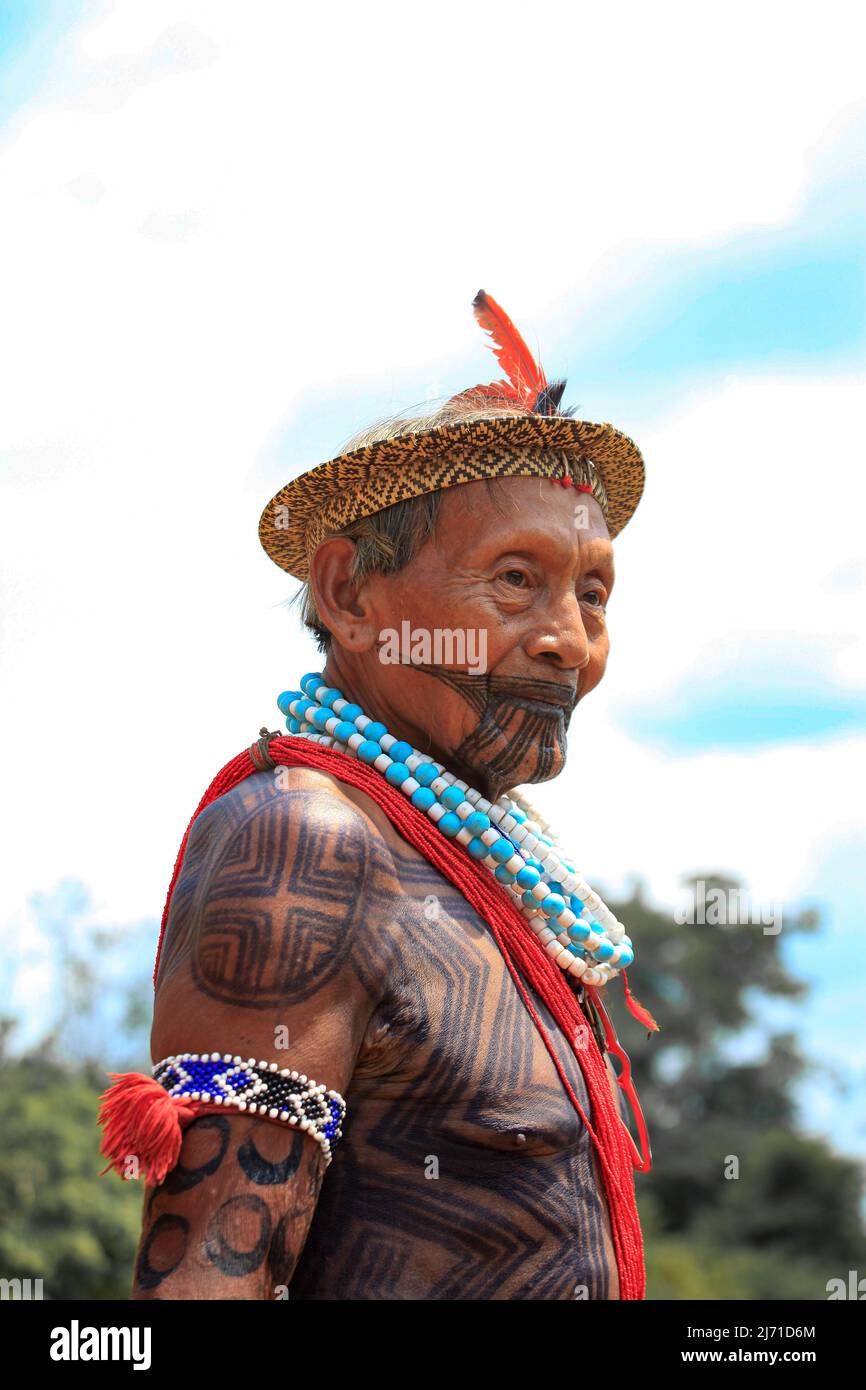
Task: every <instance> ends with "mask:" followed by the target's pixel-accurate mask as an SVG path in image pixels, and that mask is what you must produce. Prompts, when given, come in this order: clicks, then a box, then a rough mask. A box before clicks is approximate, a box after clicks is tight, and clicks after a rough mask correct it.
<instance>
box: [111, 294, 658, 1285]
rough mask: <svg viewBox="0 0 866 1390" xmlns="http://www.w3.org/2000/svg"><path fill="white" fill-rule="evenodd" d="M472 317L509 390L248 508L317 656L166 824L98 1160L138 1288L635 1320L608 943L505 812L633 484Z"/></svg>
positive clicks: (517, 801)
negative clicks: (135, 1070) (605, 991)
mask: <svg viewBox="0 0 866 1390" xmlns="http://www.w3.org/2000/svg"><path fill="white" fill-rule="evenodd" d="M474 308H475V312H476V316H477V317H478V319H479V321H480V322H481V323H482V326H484V327H485V328H486V329H488V331H490V332H491V334H492V335H493V339H494V344H495V347H496V351H497V355H498V357H499V360H500V363H501V365H502V367H503V369H504V371H505V372H506V375H507V380H503V381H500V382H497V383H495V384H494V385H493V386H490V387H476V388H473V389H472V390H470V391H467V392H463V393H461V395H460V396H458V397H456V398H453V399H452V400H451V401H450V402H449V403H448V405H447V406H445V407H444V408H443V409H441V410H440V411H439V412H438V413H437V414H436V415H434V416H432V417H427V418H425V419H424V420H423V421H418V420H415V421H405V420H404V421H396V422H395V421H391V422H389V424H388V425H386V426H385V427H384V428H380V429H379V430H374V431H371V432H370V433H368V434H367V435H366V436H364V437H363V438H362V439H361V440H358V441H356V442H355V447H354V448H353V449H351V450H349V451H348V452H347V453H344V454H343V455H341V457H340V458H339V459H336V460H332V461H331V462H330V463H328V464H324V465H321V466H320V467H319V468H317V469H314V470H312V471H311V472H309V473H307V474H305V475H303V476H301V477H300V478H299V479H296V480H295V481H294V482H293V483H290V484H289V485H288V486H287V487H286V488H284V489H283V490H282V491H281V492H280V493H279V494H278V495H277V497H276V498H274V499H273V502H272V503H271V504H270V505H269V507H268V508H267V509H266V511H265V513H264V515H263V518H262V523H261V528H260V535H261V539H262V543H263V544H264V546H265V549H266V550H267V551H268V553H269V554H270V556H271V557H272V558H273V559H274V560H276V562H277V563H278V564H280V565H281V566H282V567H283V568H284V569H286V570H287V571H288V572H290V573H292V574H294V575H296V576H298V577H299V578H301V579H303V580H304V581H305V588H304V590H303V595H302V596H303V602H304V617H305V621H306V622H307V625H308V626H309V627H310V628H311V630H312V631H313V632H314V633H315V635H316V637H317V639H318V642H319V646H320V649H322V650H323V651H324V652H325V653H326V660H325V666H324V672H323V674H322V675H319V674H316V675H310V676H307V677H304V679H303V680H302V681H301V682H300V683H299V687H298V688H297V689H293V690H289V691H286V692H284V694H283V695H282V696H280V700H279V703H280V707H281V709H282V710H283V713H284V714H285V715H286V716H287V717H288V728H289V735H288V737H278V736H276V735H267V733H266V731H263V737H262V738H261V739H260V741H259V742H258V744H256V745H254V746H253V748H252V749H251V750H250V751H249V752H248V753H246V754H242V755H240V756H239V758H236V759H235V760H234V761H233V762H232V763H230V764H229V765H228V766H227V767H226V768H224V769H223V772H222V773H221V774H220V775H219V777H218V778H217V779H216V781H215V783H214V784H213V786H212V787H211V789H210V791H209V792H208V793H207V795H206V797H205V799H204V802H203V803H202V807H200V808H199V813H197V815H196V817H194V820H193V823H192V825H191V828H190V830H189V832H188V835H187V839H186V840H185V841H184V844H183V846H182V848H181V854H180V855H179V857H178V866H177V868H176V870H175V879H174V880H173V884H172V889H171V890H170V895H169V904H167V908H166V918H165V919H164V937H163V940H162V942H161V952H160V956H159V959H158V972H157V976H156V1002H155V1011H154V1020H153V1031H152V1038H151V1045H152V1053H153V1058H154V1061H155V1063H156V1065H155V1068H154V1076H153V1078H141V1077H125V1078H120V1079H119V1080H118V1084H117V1085H116V1086H115V1087H114V1088H112V1090H110V1091H109V1092H107V1093H106V1097H105V1103H104V1113H103V1121H104V1123H105V1125H106V1138H105V1142H104V1151H105V1152H106V1153H107V1154H108V1156H109V1158H110V1160H111V1162H112V1163H113V1164H114V1166H115V1167H117V1168H118V1169H119V1170H121V1171H126V1172H129V1170H130V1161H132V1165H133V1170H134V1171H137V1166H136V1165H137V1164H139V1163H140V1165H141V1168H142V1169H143V1170H144V1171H145V1172H146V1174H147V1177H148V1183H149V1186H148V1190H147V1195H146V1201H145V1212H144V1227H143V1232H142V1239H141V1245H140V1249H139V1253H138V1259H137V1267H136V1273H135V1290H134V1292H135V1296H136V1297H138V1298H159V1299H221V1298H241V1299H264V1298H268V1299H270V1298H280V1297H289V1296H290V1297H291V1298H292V1299H573V1298H588V1299H616V1298H641V1297H643V1294H644V1276H643V1258H642V1247H641V1238H640V1227H639V1223H638V1220H637V1214H636V1210H635V1205H634V1184H633V1175H632V1169H633V1166H637V1167H644V1168H645V1167H647V1166H648V1163H649V1159H648V1148H647V1145H646V1143H645V1130H644V1128H643V1124H642V1119H640V1117H639V1123H640V1129H641V1140H642V1143H643V1146H644V1155H643V1159H641V1157H640V1156H639V1155H637V1153H636V1150H635V1146H634V1143H633V1140H632V1139H631V1137H630V1135H629V1133H628V1130H627V1127H626V1124H625V1122H624V1120H623V1118H622V1113H621V1111H620V1109H619V1106H618V1104H617V1097H618V1096H619V1095H620V1092H619V1090H618V1085H617V1073H616V1071H615V1070H614V1068H613V1066H612V1064H611V1063H610V1062H609V1061H608V1059H607V1057H606V1048H608V1047H612V1048H613V1050H615V1051H618V1052H619V1055H620V1056H621V1057H624V1054H622V1053H621V1052H620V1051H619V1049H618V1047H617V1046H616V1039H615V1035H614V1034H613V1032H612V1028H611V1026H610V1021H609V1019H608V1018H607V1015H606V1012H605V1010H604V1007H603V1005H602V1003H601V1000H600V998H599V991H600V990H601V989H602V988H603V987H604V986H605V985H606V983H607V982H608V981H609V980H611V979H613V978H614V977H615V976H616V975H617V974H619V973H620V972H623V971H624V969H625V967H626V966H627V965H628V964H630V963H631V960H632V958H633V948H632V945H631V942H630V940H629V938H628V937H627V935H626V934H625V932H624V929H623V927H622V925H621V924H620V923H618V922H617V921H616V918H615V917H614V916H613V914H612V913H610V912H609V911H608V909H607V908H606V907H605V906H604V904H603V903H602V902H601V901H600V899H599V898H598V897H597V896H596V895H595V894H594V893H593V892H592V890H591V889H590V888H589V886H588V885H587V884H585V883H584V882H583V880H582V879H581V878H580V875H579V874H578V872H577V870H576V869H575V867H574V864H573V862H572V861H571V860H570V857H569V855H568V854H567V852H566V851H565V850H564V849H561V848H560V846H559V844H558V842H557V841H556V840H555V839H554V837H553V835H552V833H551V832H550V831H549V828H548V827H547V826H546V825H545V824H544V823H543V822H541V820H540V818H539V817H538V816H537V814H536V813H534V812H532V810H531V808H530V807H529V805H528V803H527V802H526V801H525V800H524V799H523V798H522V797H520V796H519V795H518V794H516V793H515V792H510V791H509V789H510V788H514V787H517V786H519V785H520V784H526V783H533V782H539V781H544V780H547V779H549V778H552V777H555V776H556V775H557V774H558V773H559V772H560V771H561V769H562V767H563V765H564V762H565V756H566V734H567V729H568V726H569V721H570V719H571V716H572V713H573V711H574V708H575V706H576V705H577V703H578V702H579V701H581V700H582V699H583V698H584V697H585V696H586V695H588V694H589V692H590V691H592V690H593V689H594V688H595V686H596V685H597V684H598V682H599V681H600V680H601V678H602V676H603V674H604V670H605V663H606V660H607V654H608V632H607V623H606V609H607V604H608V600H609V598H610V594H611V590H612V588H613V582H614V574H613V552H612V546H611V536H612V535H613V534H616V532H617V531H619V530H620V529H621V528H622V526H623V525H624V524H625V522H626V520H628V518H629V516H630V515H631V513H632V512H633V510H634V507H635V506H636V505H637V501H638V499H639V497H640V492H641V487H642V482H643V464H642V460H641V458H640V454H639V453H638V451H637V449H636V448H635V446H634V445H633V444H632V442H631V441H630V440H628V439H626V437H625V436H624V435H621V434H620V433H619V432H618V431H616V430H614V429H613V427H612V426H609V425H590V424H587V423H586V422H583V421H577V420H574V419H573V418H572V417H571V415H570V414H569V413H559V411H558V405H559V401H560V399H561V395H562V389H563V386H564V383H556V384H554V385H549V384H548V382H547V380H546V378H545V377H544V375H543V372H542V371H541V368H540V367H539V366H538V365H537V364H536V363H535V362H534V361H533V359H532V357H531V355H530V354H529V352H528V350H527V349H526V346H525V344H524V343H523V341H522V339H520V337H519V335H518V334H517V332H516V330H515V329H514V326H513V325H512V324H511V322H510V320H508V318H507V317H506V316H505V315H504V313H503V312H502V310H501V309H500V308H499V306H498V305H496V304H495V302H494V301H493V300H492V299H491V298H490V297H489V296H486V295H485V294H484V292H483V291H481V292H479V295H478V296H477V297H476V300H475V303H474ZM395 634H400V636H401V640H400V642H399V643H398V645H397V646H396V647H395V645H394V635H395ZM437 642H438V645H437ZM470 654H471V657H472V659H471V660H470V659H469V657H470ZM445 658H448V659H445ZM623 978H624V982H625V976H623ZM626 988H627V985H626ZM628 997H629V999H630V996H628ZM630 1003H631V1007H632V1009H633V1011H634V1012H635V1013H636V1016H638V1017H641V1018H643V1019H644V1021H645V1022H647V1023H648V1026H650V1027H654V1026H655V1025H654V1024H653V1022H652V1020H651V1019H649V1016H648V1015H646V1014H645V1012H644V1011H642V1010H641V1009H640V1006H639V1005H637V1004H636V1001H631V1000H630ZM624 1060H625V1065H626V1068H627V1059H624ZM626 1081H627V1077H625V1076H624V1077H621V1078H620V1084H624V1083H625V1082H626ZM632 1095H633V1093H632ZM634 1099H635V1103H636V1098H634ZM626 1113H627V1112H626ZM638 1116H639V1108H638Z"/></svg>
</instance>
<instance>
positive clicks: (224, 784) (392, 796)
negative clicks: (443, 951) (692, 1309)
mask: <svg viewBox="0 0 866 1390" xmlns="http://www.w3.org/2000/svg"><path fill="white" fill-rule="evenodd" d="M269 752H270V755H271V758H272V759H273V761H274V762H275V763H278V764H280V765H282V766H285V767H311V768H317V769H320V770H321V771H323V772H327V773H330V774H331V776H333V777H336V778H337V780H338V781H340V782H345V783H347V784H348V785H349V786H353V787H357V788H358V789H359V791H363V792H364V793H365V794H366V795H367V796H369V797H370V799H371V800H372V801H375V802H376V804H377V805H378V806H380V807H381V809H382V810H383V811H384V812H385V814H386V815H387V816H388V819H389V820H390V821H391V822H392V824H393V825H394V826H395V827H396V829H397V830H398V831H399V832H400V834H401V835H402V836H403V838H404V839H405V840H407V841H408V843H409V844H410V845H412V846H413V847H414V848H415V849H417V850H418V851H419V852H420V853H421V854H423V855H424V857H425V859H427V860H429V862H430V863H431V864H433V865H434V867H435V868H437V869H438V870H439V871H440V873H442V874H443V875H444V877H445V878H447V879H448V880H449V881H450V882H451V883H453V884H454V886H455V887H456V888H457V889H458V890H459V891H460V892H461V893H462V894H463V896H464V897H465V898H466V899H467V901H468V902H469V903H470V904H471V906H472V907H474V908H475V910H476V912H478V913H479V914H480V915H481V916H482V917H483V918H484V920H485V921H486V922H487V924H488V926H489V927H490V930H491V932H492V934H493V937H494V939H495V941H496V944H497V945H498V946H499V949H500V951H501V952H502V955H503V958H504V960H505V963H506V966H507V967H508V970H509V972H510V974H511V977H512V979H513V980H514V983H515V985H516V986H517V988H518V990H519V991H520V995H521V998H522V999H523V1002H524V1004H525V1006H526V1008H527V1010H528V1012H529V1014H530V1016H531V1018H532V1021H533V1023H534V1024H535V1026H536V1028H537V1029H538V1032H539V1034H540V1036H541V1038H542V1040H543V1042H544V1045H545V1047H546V1048H547V1051H548V1053H549V1054H550V1057H551V1059H552V1061H553V1064H554V1066H555V1067H556V1070H557V1072H558V1073H559V1076H560V1079H561V1081H562V1084H563V1086H564V1087H565V1090H566V1093H567V1094H568V1097H569V1099H570V1101H571V1103H572V1105H573V1106H574V1108H575V1110H576V1111H577V1113H578V1115H579V1116H580V1118H581V1120H582V1121H583V1123H584V1125H585V1126H586V1129H587V1131H588V1133H589V1135H590V1138H591V1140H592V1143H593V1145H594V1147H595V1150H596V1153H597V1155H598V1158H599V1162H600V1164H601V1170H602V1176H603V1179H604V1186H605V1192H606V1195H607V1201H608V1209H609V1211H610V1221H611V1231H612V1234H613V1242H614V1249H615V1252H616V1260H617V1268H618V1271H619V1288H620V1298H622V1299H642V1298H643V1297H644V1295H645V1291H646V1276H645V1271H644V1260H643V1238H642V1235H641V1229H640V1220H639V1217H638V1212H637V1205H636V1202H635V1192H634V1172H633V1167H634V1164H633V1155H634V1154H635V1152H636V1150H635V1146H634V1140H633V1139H632V1137H631V1135H630V1134H629V1132H628V1130H627V1128H626V1126H625V1124H624V1123H623V1120H622V1116H621V1115H620V1113H619V1110H618V1108H617V1106H616V1104H615V1101H614V1096H613V1093H612V1091H611V1089H610V1075H609V1072H608V1070H607V1066H606V1064H605V1061H604V1058H603V1056H602V1054H601V1052H600V1050H599V1048H598V1044H597V1043H596V1041H595V1037H594V1035H593V1033H592V1030H591V1029H589V1028H587V1027H586V1019H585V1016H584V1014H583V1011H582V1009H581V1008H580V1005H579V1003H578V1001H577V998H576V996H575V995H574V994H573V993H572V991H571V989H570V988H569V986H568V984H567V983H566V981H565V979H564V977H563V973H562V971H561V970H560V968H559V966H558V965H556V964H555V963H554V962H553V961H552V960H551V958H550V956H548V955H547V953H546V951H545V950H544V949H543V947H542V946H541V943H540V942H539V941H538V939H537V938H536V936H535V935H534V934H533V932H532V931H531V929H530V927H529V925H528V923H527V922H526V920H525V918H524V917H523V915H522V914H521V913H520V912H519V911H518V909H517V907H516V906H515V905H514V904H513V903H512V901H511V899H510V897H509V896H508V895H507V894H506V892H505V890H504V889H503V888H502V886H501V885H500V884H498V883H497V882H496V880H495V879H494V878H493V877H492V876H491V874H490V873H489V871H488V870H487V869H486V868H484V867H483V866H482V865H481V864H479V863H477V862H476V861H475V860H474V859H471V858H470V857H469V856H468V855H467V854H465V852H464V851H463V849H462V847H460V846H458V845H456V844H454V843H453V842H452V841H451V840H448V839H446V838H445V836H444V835H442V834H441V833H440V832H439V831H438V830H437V829H436V827H435V826H434V825H433V823H432V821H430V820H429V818H428V817H427V816H426V815H425V814H424V812H423V811H419V810H418V809H417V808H416V807H414V806H412V805H411V803H410V802H409V801H408V800H407V798H406V797H405V796H404V795H403V793H402V792H400V791H398V790H397V788H396V787H392V786H391V785H390V783H388V782H386V781H385V779H384V778H383V777H382V776H381V774H380V773H378V772H376V771H375V770H374V769H373V768H370V767H368V766H367V765H366V764H365V763H361V762H357V761H356V760H355V759H354V758H349V757H347V756H346V755H345V754H344V753H338V752H336V750H334V749H332V748H323V747H321V746H320V745H319V744H316V743H311V742H309V741H308V740H307V739H299V738H291V737H285V738H277V739H273V740H272V741H271V743H270V745H269ZM257 770H258V769H257V768H256V767H255V765H254V763H253V761H252V758H251V756H250V753H249V751H245V752H243V753H239V754H238V756H237V757H236V758H233V759H232V761H231V762H230V763H227V764H226V766H225V767H224V768H223V769H222V770H221V771H220V772H219V773H217V776H216V777H215V778H214V780H213V782H212V783H211V785H210V786H209V787H208V789H207V791H206V792H205V794H204V796H203V797H202V799H201V801H200V802H199V805H198V807H197V809H196V811H195V815H193V818H192V820H191V821H190V823H189V826H188V827H187V830H186V834H185V835H184V837H183V841H182V843H181V847H180V850H179V852H178V856H177V860H176V861H175V866H174V872H173V874H172V878H171V883H170V885H169V890H168V896H167V898H166V903H165V909H164V911H163V915H162V926H161V930H160V937H159V946H158V947H157V954H156V965H155V967H154V973H153V978H154V984H155V983H156V976H157V972H158V970H159V958H160V953H161V950H162V941H163V936H164V934H165V926H166V922H167V921H168V914H169V909H170V905H171V897H172V893H173V892H174V887H175V884H176V883H177V879H178V875H179V873H180V868H181V864H182V863H183V856H184V853H185V850H186V845H187V840H188V839H189V833H190V830H191V829H192V825H193V821H195V819H196V816H198V815H199V814H200V813H201V811H203V810H204V808H205V807H206V806H209V805H210V804H211V802H213V801H216V800H217V798H218V797H220V796H222V795H223V793H224V792H227V791H229V790H230V789H231V788H232V787H235V786H237V785H238V783H239V782H242V781H244V780H245V778H247V777H249V776H251V775H252V774H253V773H254V772H256V771H257ZM518 970H519V971H520V972H521V973H522V975H523V976H524V978H525V979H526V981H527V982H528V984H529V985H530V987H531V988H532V990H534V991H535V993H536V994H537V996H538V997H539V998H540V999H541V1000H542V1001H543V1002H544V1004H545V1006H546V1007H547V1009H548V1010H549V1011H550V1013H551V1014H552V1016H553V1018H554V1019H555V1021H556V1023H557V1025H558V1026H559V1028H560V1029H561V1031H562V1032H563V1033H564V1035H565V1037H566V1038H567V1039H568V1041H569V1046H571V1048H572V1051H573V1052H574V1054H575V1056H576V1058H577V1060H578V1063H579V1065H580V1069H581V1071H582V1072H583V1076H584V1080H585V1082H586V1088H587V1093H588V1096H589V1102H590V1109H591V1113H592V1115H593V1119H594V1122H595V1123H594V1126H593V1125H592V1124H590V1122H589V1119H588V1117H587V1116H586V1115H585V1114H584V1113H583V1110H582V1109H581V1106H580V1102H579V1101H578V1099H577V1096H576V1095H575V1093H574V1089H573V1088H572V1086H571V1084H570V1083H569V1080H568V1077H567V1076H566V1074H565V1072H564V1070H563V1067H562V1065H561V1063H560V1061H559V1059H558V1057H557V1056H556V1053H555V1051H554V1049H553V1046H552V1044H551V1041H550V1039H549V1037H548V1036H547V1032H546V1030H545V1028H544V1026H543V1024H542V1022H541V1020H540V1018H539V1017H538V1014H537V1012H536V1010H535V1009H534V1008H533V1005H532V1001H531V999H530V998H529V995H528V994H527V991H526V988H525V987H524V984H523V982H522V980H521V979H520V977H519V975H518ZM595 1002H596V1004H598V1000H597V996H596V997H595ZM602 1017H603V1019H604V1020H605V1028H606V1030H607V1028H608V1026H609V1021H608V1020H607V1015H606V1014H605V1013H604V1011H603V1010H602ZM576 1036H579V1037H580V1038H581V1046H580V1047H576V1046H575V1044H574V1041H573V1040H574V1039H575V1037H576ZM609 1039H610V1034H609V1033H608V1040H609ZM617 1055H619V1056H620V1057H621V1058H622V1057H623V1056H624V1054H622V1053H621V1051H620V1050H619V1049H618V1048H617ZM625 1060H626V1061H627V1060H628V1059H627V1058H626V1059H625ZM635 1099H636V1097H635ZM638 1109H639V1107H638ZM642 1119H643V1117H642V1116H641V1120H642ZM641 1137H642V1140H643V1133H642V1136H641Z"/></svg>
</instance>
